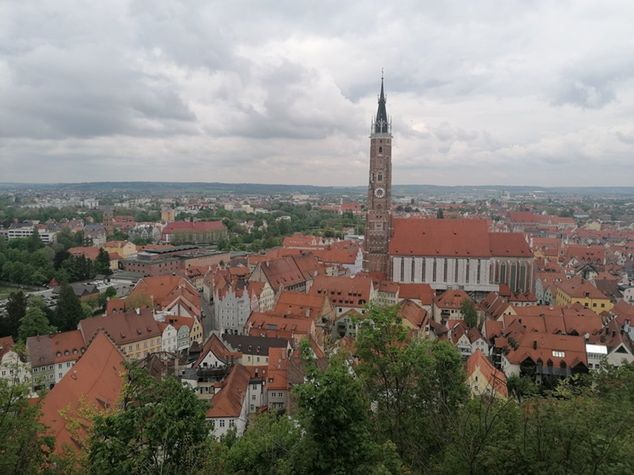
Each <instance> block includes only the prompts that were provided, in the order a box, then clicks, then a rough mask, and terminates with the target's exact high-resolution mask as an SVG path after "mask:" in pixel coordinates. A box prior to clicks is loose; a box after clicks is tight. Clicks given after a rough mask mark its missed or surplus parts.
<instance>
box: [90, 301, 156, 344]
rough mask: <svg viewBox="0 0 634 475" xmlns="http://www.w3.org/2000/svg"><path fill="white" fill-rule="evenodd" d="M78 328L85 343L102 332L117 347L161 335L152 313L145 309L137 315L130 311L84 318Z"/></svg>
mask: <svg viewBox="0 0 634 475" xmlns="http://www.w3.org/2000/svg"><path fill="white" fill-rule="evenodd" d="M78 327H79V331H80V332H81V335H82V336H83V339H84V341H86V342H90V340H92V339H93V338H94V337H95V335H97V334H98V333H99V332H100V331H104V332H105V333H106V334H107V335H108V336H109V337H110V338H111V339H112V341H114V342H115V343H116V344H117V345H119V346H122V345H127V344H130V343H134V342H136V341H142V340H147V339H148V338H155V337H160V336H161V335H162V333H163V332H162V331H161V327H160V326H159V324H158V323H157V322H156V320H154V315H153V314H152V311H151V310H150V309H147V308H144V309H141V310H139V312H138V313H137V312H136V311H135V310H132V311H127V312H124V313H113V314H112V315H107V316H103V317H91V318H84V319H83V320H81V321H80V322H79V325H78Z"/></svg>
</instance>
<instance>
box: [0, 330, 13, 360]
mask: <svg viewBox="0 0 634 475" xmlns="http://www.w3.org/2000/svg"><path fill="white" fill-rule="evenodd" d="M13 345H15V343H14V341H13V338H12V337H10V336H3V337H2V338H0V360H2V357H3V356H4V355H5V354H6V353H8V352H9V351H11V350H12V349H13Z"/></svg>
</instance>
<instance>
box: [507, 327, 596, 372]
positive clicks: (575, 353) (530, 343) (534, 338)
mask: <svg viewBox="0 0 634 475" xmlns="http://www.w3.org/2000/svg"><path fill="white" fill-rule="evenodd" d="M526 358H530V359H531V360H532V361H533V362H535V363H537V362H538V360H539V361H541V363H542V365H543V366H548V362H551V363H552V365H553V366H556V367H559V366H560V365H561V363H562V362H563V363H565V365H566V366H567V367H568V368H574V367H575V366H577V365H579V364H583V365H584V366H588V360H587V356H586V345H585V340H584V339H583V337H582V336H568V335H552V334H550V333H526V334H525V335H523V336H522V337H521V338H520V341H519V343H518V346H517V349H515V350H511V352H509V353H508V355H507V359H508V360H509V362H511V363H513V364H520V363H521V362H522V361H524V360H525V359H526Z"/></svg>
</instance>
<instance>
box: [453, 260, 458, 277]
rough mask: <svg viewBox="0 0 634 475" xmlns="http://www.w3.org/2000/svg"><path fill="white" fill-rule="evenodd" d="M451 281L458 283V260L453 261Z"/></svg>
mask: <svg viewBox="0 0 634 475" xmlns="http://www.w3.org/2000/svg"><path fill="white" fill-rule="evenodd" d="M453 281H454V282H458V259H454V269H453Z"/></svg>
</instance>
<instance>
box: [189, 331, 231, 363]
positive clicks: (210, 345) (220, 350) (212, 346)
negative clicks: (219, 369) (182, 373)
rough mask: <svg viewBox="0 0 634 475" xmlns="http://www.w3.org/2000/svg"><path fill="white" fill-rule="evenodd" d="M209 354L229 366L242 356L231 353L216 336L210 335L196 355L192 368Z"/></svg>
mask: <svg viewBox="0 0 634 475" xmlns="http://www.w3.org/2000/svg"><path fill="white" fill-rule="evenodd" d="M209 353H212V354H213V355H214V356H215V357H216V358H218V359H219V360H220V361H222V362H224V363H225V364H229V363H231V362H233V361H234V360H237V359H239V358H240V356H242V355H241V354H240V353H239V352H235V351H231V350H230V349H229V348H227V346H226V345H225V344H224V342H223V341H222V340H221V339H220V338H218V336H217V335H215V334H212V335H211V336H210V337H209V338H208V339H207V341H206V342H205V344H204V345H203V349H202V351H201V352H200V354H199V355H198V359H197V360H196V362H195V363H194V364H193V365H192V366H193V367H194V368H197V367H198V366H200V364H201V363H202V362H203V360H204V359H205V357H206V356H207V355H208V354H209Z"/></svg>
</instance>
